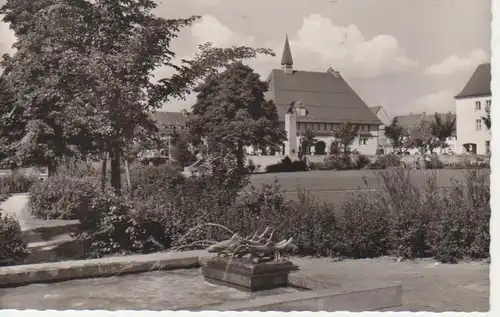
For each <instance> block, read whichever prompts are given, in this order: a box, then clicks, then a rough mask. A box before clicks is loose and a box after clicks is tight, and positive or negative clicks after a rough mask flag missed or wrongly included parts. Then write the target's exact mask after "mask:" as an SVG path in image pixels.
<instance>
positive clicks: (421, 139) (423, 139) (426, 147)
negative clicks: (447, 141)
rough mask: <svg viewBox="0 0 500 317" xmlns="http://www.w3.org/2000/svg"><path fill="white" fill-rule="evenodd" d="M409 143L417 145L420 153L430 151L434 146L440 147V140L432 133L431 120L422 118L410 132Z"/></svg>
mask: <svg viewBox="0 0 500 317" xmlns="http://www.w3.org/2000/svg"><path fill="white" fill-rule="evenodd" d="M410 145H411V146H412V147H417V148H419V150H420V153H422V154H425V153H427V152H430V153H432V152H433V151H434V150H435V149H436V148H438V147H440V145H441V141H440V140H439V139H438V137H436V136H435V135H434V130H433V122H432V121H430V120H422V121H420V123H419V124H418V125H417V127H415V128H414V129H413V130H412V131H411V132H410Z"/></svg>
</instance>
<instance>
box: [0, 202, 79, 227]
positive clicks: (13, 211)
mask: <svg viewBox="0 0 500 317" xmlns="http://www.w3.org/2000/svg"><path fill="white" fill-rule="evenodd" d="M28 199H29V197H28V194H13V195H12V196H11V197H9V198H8V199H7V200H6V201H4V202H3V203H1V204H0V210H2V212H3V213H5V214H10V215H12V216H14V217H16V218H17V219H18V221H19V225H20V226H21V230H22V231H28V230H33V229H36V228H40V227H56V226H62V225H67V224H71V223H76V222H77V221H73V220H43V219H37V218H35V217H33V216H32V215H31V214H30V212H29V210H28V208H27V207H26V205H27V203H28Z"/></svg>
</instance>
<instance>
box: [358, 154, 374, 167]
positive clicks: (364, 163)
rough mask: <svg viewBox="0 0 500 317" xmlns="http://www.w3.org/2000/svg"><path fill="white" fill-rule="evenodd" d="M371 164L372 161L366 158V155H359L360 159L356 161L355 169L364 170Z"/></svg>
mask: <svg viewBox="0 0 500 317" xmlns="http://www.w3.org/2000/svg"><path fill="white" fill-rule="evenodd" d="M370 164H371V161H370V159H369V158H368V157H367V156H365V155H362V154H361V155H359V156H358V159H357V160H356V164H355V168H356V169H364V168H366V167H368V166H369V165H370Z"/></svg>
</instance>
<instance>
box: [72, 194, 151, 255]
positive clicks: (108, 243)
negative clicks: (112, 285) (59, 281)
mask: <svg viewBox="0 0 500 317" xmlns="http://www.w3.org/2000/svg"><path fill="white" fill-rule="evenodd" d="M77 218H78V220H79V221H80V228H79V231H78V233H77V234H76V238H77V239H79V240H81V241H82V242H83V243H84V245H85V249H86V253H87V255H88V256H91V257H101V256H103V255H108V254H129V253H150V252H154V251H158V250H160V249H161V246H159V245H158V243H156V241H155V239H154V237H152V236H151V234H150V233H148V232H147V230H146V228H147V226H146V224H145V223H146V222H147V220H145V219H144V218H142V217H141V216H140V215H139V213H137V212H136V211H135V209H134V208H133V205H132V204H131V203H130V202H129V201H128V200H127V199H126V198H124V197H119V196H116V195H115V194H114V193H113V192H112V191H104V192H99V193H98V194H97V195H96V196H95V197H93V198H92V199H91V200H90V201H89V203H88V204H87V208H86V210H85V211H84V212H82V213H78V214H77Z"/></svg>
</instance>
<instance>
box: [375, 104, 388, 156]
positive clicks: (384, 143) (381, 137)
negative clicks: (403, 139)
mask: <svg viewBox="0 0 500 317" xmlns="http://www.w3.org/2000/svg"><path fill="white" fill-rule="evenodd" d="M370 110H371V111H372V112H373V114H375V115H376V116H377V118H379V120H380V121H381V122H382V124H381V125H380V126H379V129H378V130H379V131H378V142H377V148H378V149H380V150H383V152H384V153H389V152H391V150H392V144H391V142H390V140H388V139H387V137H386V136H385V127H386V126H388V125H390V124H391V120H392V119H391V117H390V116H389V115H388V114H387V112H386V111H385V109H384V107H382V106H374V107H370Z"/></svg>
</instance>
